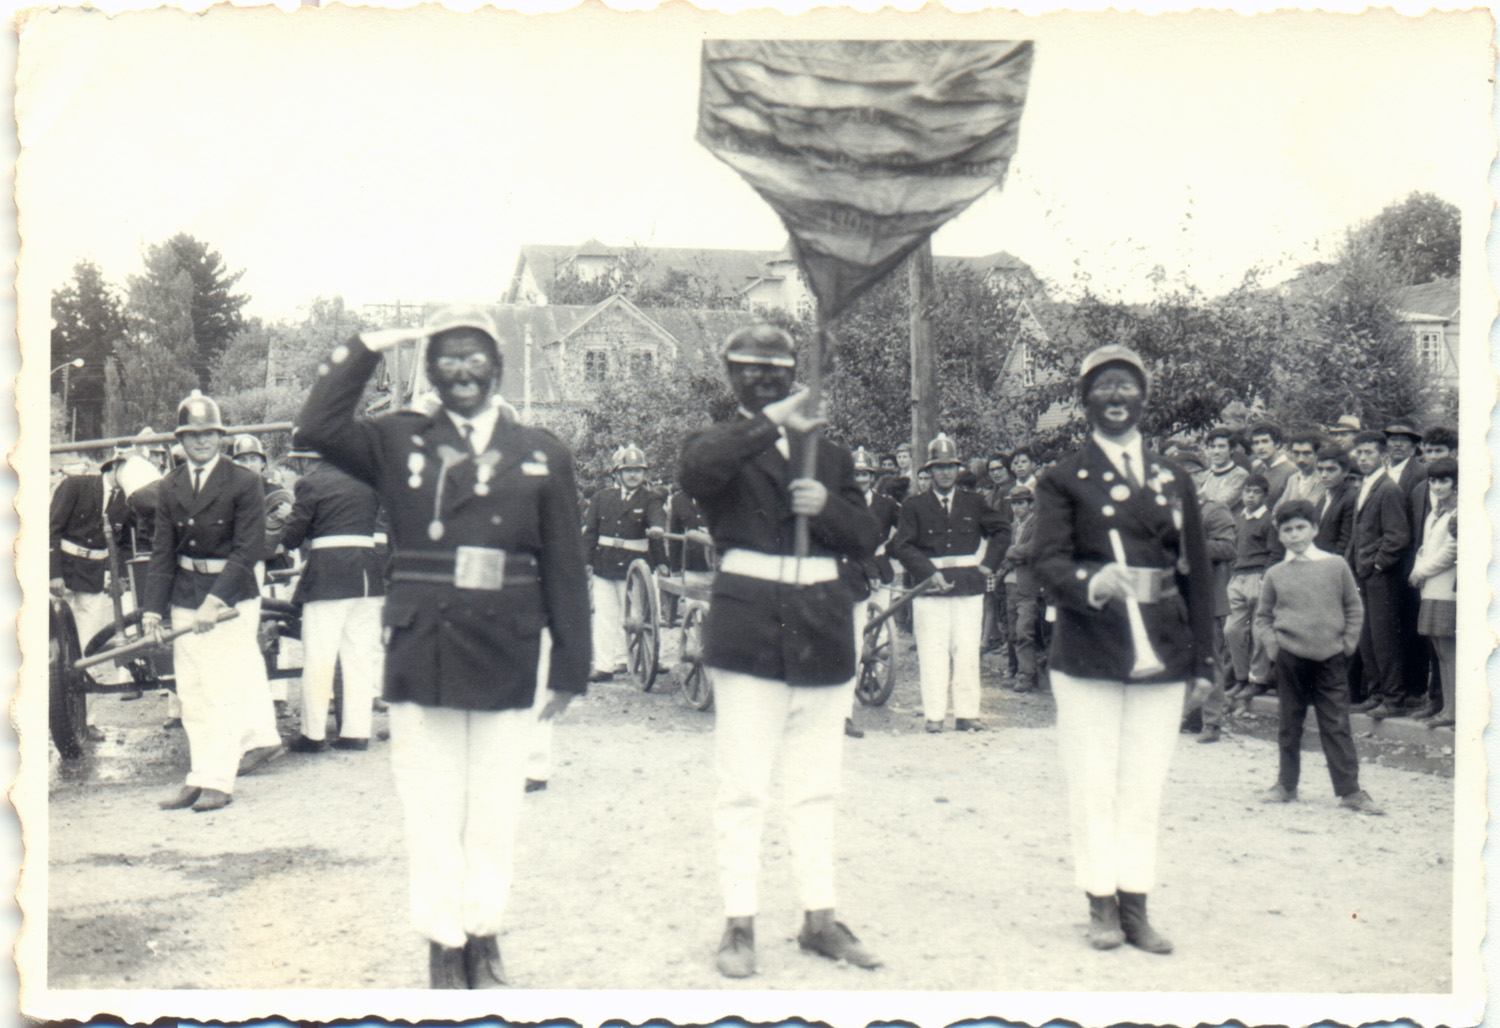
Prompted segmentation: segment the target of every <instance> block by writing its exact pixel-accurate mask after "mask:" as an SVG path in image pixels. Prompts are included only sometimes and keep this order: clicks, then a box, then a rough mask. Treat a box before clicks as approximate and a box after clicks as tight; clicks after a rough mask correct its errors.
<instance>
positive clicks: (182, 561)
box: [177, 557, 229, 575]
mask: <svg viewBox="0 0 1500 1028" xmlns="http://www.w3.org/2000/svg"><path fill="white" fill-rule="evenodd" d="M177 566H178V567H180V568H182V570H184V571H196V572H198V574H200V575H217V574H219V573H220V572H221V571H223V570H224V569H225V568H227V567H228V566H229V561H227V560H225V559H224V558H223V557H202V558H197V557H178V558H177Z"/></svg>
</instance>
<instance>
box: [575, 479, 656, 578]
mask: <svg viewBox="0 0 1500 1028" xmlns="http://www.w3.org/2000/svg"><path fill="white" fill-rule="evenodd" d="M649 527H655V528H662V529H665V528H666V527H667V513H666V510H665V509H664V507H663V505H662V501H661V497H660V496H658V495H657V494H656V493H655V492H654V491H652V490H651V489H648V488H647V487H646V486H645V484H644V483H643V484H641V485H638V486H636V487H635V488H634V489H633V490H631V491H630V493H628V494H627V495H625V496H621V495H620V488H619V486H609V487H607V488H604V489H600V490H599V491H598V492H597V493H595V494H594V495H593V496H591V497H589V505H588V511H587V512H586V513H585V514H584V517H583V559H584V562H585V563H587V564H588V565H589V566H590V567H592V568H593V569H594V574H595V575H598V576H599V577H600V578H607V579H609V580H611V581H615V582H622V581H624V580H625V572H626V571H627V570H628V569H629V568H630V562H631V561H633V560H636V559H637V558H640V559H642V560H647V561H649V562H650V564H651V566H652V567H653V568H654V567H656V566H658V565H660V564H665V563H666V562H667V553H666V549H665V548H664V547H663V546H662V544H661V542H660V541H659V540H655V539H653V540H651V541H650V542H647V540H646V529H647V528H649ZM601 536H602V537H607V538H611V539H628V540H632V541H636V540H638V541H639V542H641V543H646V545H645V546H644V547H642V548H641V549H627V548H626V547H623V546H615V545H611V544H601V543H600V542H599V539H600V537H601Z"/></svg>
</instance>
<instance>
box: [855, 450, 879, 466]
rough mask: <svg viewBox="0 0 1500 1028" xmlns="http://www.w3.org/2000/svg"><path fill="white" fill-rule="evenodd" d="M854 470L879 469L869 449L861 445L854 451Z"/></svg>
mask: <svg viewBox="0 0 1500 1028" xmlns="http://www.w3.org/2000/svg"><path fill="white" fill-rule="evenodd" d="M854 470H855V471H869V472H875V471H879V470H880V465H879V464H877V463H876V462H875V457H874V456H873V455H872V454H871V453H870V451H869V450H867V449H865V448H864V447H863V446H861V447H860V448H859V449H857V450H855V451H854Z"/></svg>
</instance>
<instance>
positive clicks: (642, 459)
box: [610, 443, 648, 471]
mask: <svg viewBox="0 0 1500 1028" xmlns="http://www.w3.org/2000/svg"><path fill="white" fill-rule="evenodd" d="M647 467H648V465H647V463H646V454H645V453H644V452H643V451H642V450H641V448H640V447H639V446H637V445H635V444H634V443H626V444H625V445H624V446H622V447H620V448H619V449H618V450H616V451H615V460H614V466H613V467H611V468H610V470H611V471H624V470H625V469H626V468H639V469H640V470H642V471H645V470H646V468H647Z"/></svg>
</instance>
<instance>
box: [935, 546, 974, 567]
mask: <svg viewBox="0 0 1500 1028" xmlns="http://www.w3.org/2000/svg"><path fill="white" fill-rule="evenodd" d="M983 559H984V544H983V543H981V544H980V546H979V549H978V550H977V551H976V552H974V553H956V554H949V555H948V556H946V557H933V558H932V566H933V567H935V568H938V569H939V570H943V571H946V570H948V569H949V568H977V567H978V566H979V564H980V562H981V561H982V560H983Z"/></svg>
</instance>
